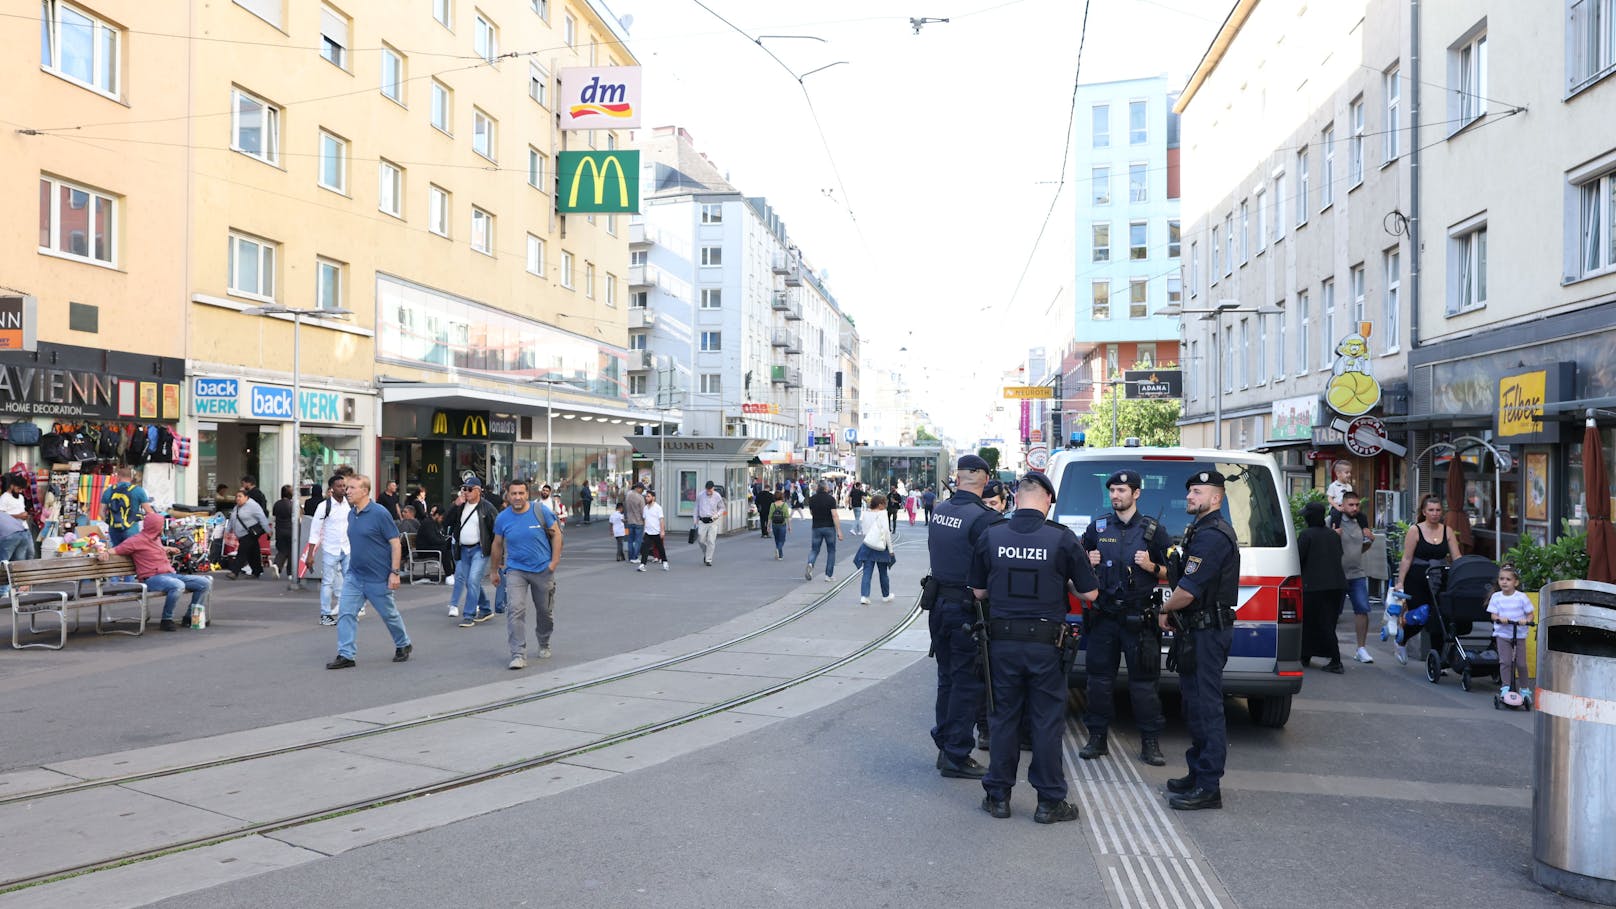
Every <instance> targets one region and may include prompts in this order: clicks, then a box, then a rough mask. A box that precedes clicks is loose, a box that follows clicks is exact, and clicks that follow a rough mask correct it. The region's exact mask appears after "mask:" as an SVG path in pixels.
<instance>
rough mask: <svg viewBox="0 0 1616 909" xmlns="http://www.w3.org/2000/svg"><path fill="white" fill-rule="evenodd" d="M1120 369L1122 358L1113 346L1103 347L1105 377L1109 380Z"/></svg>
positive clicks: (1115, 346)
mask: <svg viewBox="0 0 1616 909" xmlns="http://www.w3.org/2000/svg"><path fill="white" fill-rule="evenodd" d="M1121 369H1122V357H1121V355H1120V351H1119V350H1118V348H1117V345H1115V344H1107V345H1105V377H1106V378H1108V379H1109V378H1111V377H1112V376H1115V375H1116V374H1117V373H1118V372H1120V371H1121Z"/></svg>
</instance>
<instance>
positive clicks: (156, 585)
mask: <svg viewBox="0 0 1616 909" xmlns="http://www.w3.org/2000/svg"><path fill="white" fill-rule="evenodd" d="M146 589H147V590H148V591H150V592H152V593H156V592H158V591H159V590H160V591H162V592H163V620H164V621H168V620H169V619H172V618H174V607H175V606H178V605H179V602H180V594H181V593H184V592H185V591H187V590H189V591H190V592H191V605H192V606H195V605H196V604H198V603H203V602H206V601H207V598H208V591H210V590H212V589H213V579H212V578H209V577H203V576H202V575H199V574H166V573H165V574H154V575H152V576H151V577H149V578H147V579H146Z"/></svg>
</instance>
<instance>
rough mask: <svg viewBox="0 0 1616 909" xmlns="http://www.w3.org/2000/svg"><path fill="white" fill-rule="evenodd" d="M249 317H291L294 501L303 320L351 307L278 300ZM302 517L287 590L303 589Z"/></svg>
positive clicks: (338, 314) (297, 519) (337, 314)
mask: <svg viewBox="0 0 1616 909" xmlns="http://www.w3.org/2000/svg"><path fill="white" fill-rule="evenodd" d="M242 312H243V313H245V314H246V315H249V316H291V317H292V501H293V502H294V503H295V502H296V501H297V494H298V492H299V491H300V490H301V489H302V487H303V484H302V482H301V481H300V478H299V477H298V474H299V473H300V472H301V470H302V466H303V465H302V464H301V463H300V462H301V460H302V448H303V320H304V319H340V318H343V317H345V316H351V315H353V310H351V309H342V308H340V307H339V308H334V309H295V308H293V307H290V306H283V305H281V304H279V303H270V304H266V305H264V306H253V307H250V308H248V309H244V310H242ZM302 525H303V516H302V514H300V513H298V512H295V511H294V512H293V514H292V552H291V556H292V572H291V577H289V578H287V579H286V586H287V589H289V590H302V589H303V578H302V577H301V576H300V575H299V573H298V570H297V563H298V562H299V560H300V559H301V555H300V553H299V551H298V550H299V540H298V537H299V536H301V534H300V533H299V532H298V531H300V530H301V529H302Z"/></svg>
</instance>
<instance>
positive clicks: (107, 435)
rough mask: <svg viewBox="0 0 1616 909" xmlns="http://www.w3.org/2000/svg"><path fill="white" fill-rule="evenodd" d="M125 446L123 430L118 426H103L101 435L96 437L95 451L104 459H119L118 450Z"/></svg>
mask: <svg viewBox="0 0 1616 909" xmlns="http://www.w3.org/2000/svg"><path fill="white" fill-rule="evenodd" d="M122 447H123V430H122V429H120V428H119V427H118V426H116V425H114V426H103V427H101V431H100V436H99V438H97V439H96V443H95V453H96V455H97V456H98V457H100V458H101V460H103V461H115V460H117V459H118V450H119V449H120V448H122Z"/></svg>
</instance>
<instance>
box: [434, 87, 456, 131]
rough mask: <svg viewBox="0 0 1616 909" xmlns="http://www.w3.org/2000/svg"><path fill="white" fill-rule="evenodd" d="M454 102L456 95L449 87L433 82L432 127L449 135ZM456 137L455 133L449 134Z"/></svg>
mask: <svg viewBox="0 0 1616 909" xmlns="http://www.w3.org/2000/svg"><path fill="white" fill-rule="evenodd" d="M453 100H454V93H453V92H451V91H450V90H449V86H447V85H444V84H443V83H442V82H439V81H438V80H436V79H433V80H432V125H433V126H435V127H437V128H438V129H439V130H441V131H443V132H445V133H449V116H450V113H451V112H450V110H449V106H450V104H451V103H452V102H453ZM449 134H450V135H454V134H453V133H449Z"/></svg>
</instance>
